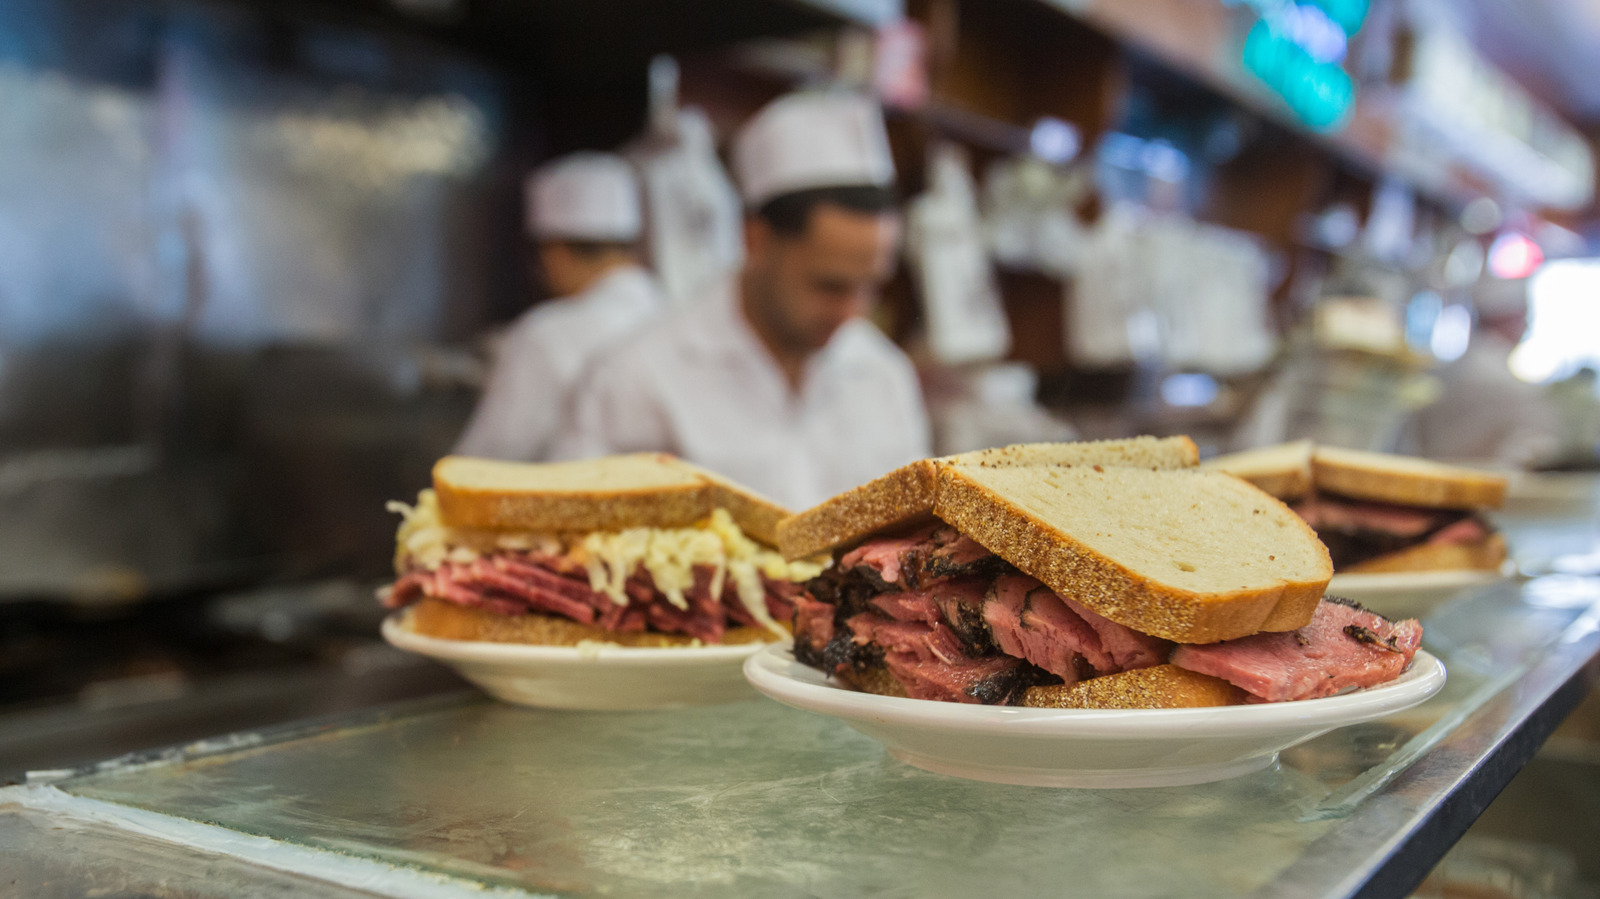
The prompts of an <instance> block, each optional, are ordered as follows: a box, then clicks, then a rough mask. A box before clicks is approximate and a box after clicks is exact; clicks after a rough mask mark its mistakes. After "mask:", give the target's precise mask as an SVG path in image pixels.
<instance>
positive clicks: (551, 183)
mask: <svg viewBox="0 0 1600 899" xmlns="http://www.w3.org/2000/svg"><path fill="white" fill-rule="evenodd" d="M525 197H526V203H527V227H528V233H529V234H530V235H531V236H533V237H541V238H561V237H566V238H571V239H574V240H604V241H619V242H627V241H634V240H637V239H638V238H639V231H640V228H641V225H640V213H639V181H638V178H637V177H636V176H635V175H634V173H633V168H632V166H629V165H628V163H627V162H625V161H624V160H623V159H622V157H620V156H617V155H616V154H614V153H591V152H586V153H573V154H572V155H570V156H563V157H561V158H560V159H557V160H555V161H553V162H550V163H547V164H545V165H543V166H540V167H539V168H538V169H536V170H535V171H534V172H533V174H531V175H529V176H528V182H527V185H526V188H525Z"/></svg>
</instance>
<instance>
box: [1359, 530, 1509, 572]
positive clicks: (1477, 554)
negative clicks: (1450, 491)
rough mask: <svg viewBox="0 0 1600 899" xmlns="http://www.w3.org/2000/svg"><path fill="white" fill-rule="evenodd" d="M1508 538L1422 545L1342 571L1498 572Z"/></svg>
mask: <svg viewBox="0 0 1600 899" xmlns="http://www.w3.org/2000/svg"><path fill="white" fill-rule="evenodd" d="M1506 555H1507V550H1506V538H1505V535H1503V534H1490V535H1489V536H1487V537H1485V538H1483V539H1482V540H1474V541H1472V542H1470V543H1419V544H1417V545H1416V546H1408V547H1406V548H1405V549H1398V550H1395V551H1394V552H1392V553H1384V554H1383V555H1381V556H1374V557H1372V558H1370V559H1368V560H1366V561H1365V562H1359V563H1357V564H1355V565H1351V566H1350V567H1349V568H1342V569H1340V571H1341V572H1342V573H1345V574H1396V573H1399V572H1408V571H1498V570H1499V569H1500V566H1502V565H1504V564H1505V561H1506Z"/></svg>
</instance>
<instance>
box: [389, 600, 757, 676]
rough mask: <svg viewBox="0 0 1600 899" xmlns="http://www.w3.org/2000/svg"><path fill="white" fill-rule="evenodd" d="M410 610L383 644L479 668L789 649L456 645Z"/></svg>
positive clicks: (731, 657)
mask: <svg viewBox="0 0 1600 899" xmlns="http://www.w3.org/2000/svg"><path fill="white" fill-rule="evenodd" d="M406 614H407V610H404V609H402V610H399V611H396V612H392V613H390V614H388V615H386V616H384V619H383V624H382V626H381V627H380V628H379V631H380V633H381V634H382V636H383V639H384V640H385V641H387V642H388V643H389V645H391V646H394V647H395V648H397V649H402V650H405V651H407V652H415V653H418V654H419V655H424V656H427V657H429V658H433V659H439V660H441V661H446V662H461V663H476V664H516V663H522V664H528V665H533V664H542V665H563V664H572V665H593V664H596V663H606V664H619V665H652V666H660V665H714V664H726V663H732V662H743V661H745V660H746V659H748V658H749V657H750V656H753V655H755V654H757V653H759V652H760V651H761V650H763V649H765V648H766V647H768V646H774V645H787V644H788V642H789V641H788V640H777V641H774V642H769V643H735V644H729V645H726V646H723V645H715V646H616V645H605V644H601V645H598V646H589V647H582V648H580V647H577V646H540V645H536V644H528V643H495V642H491V641H487V640H450V639H446V638H443V637H430V636H427V635H425V634H418V633H414V632H412V631H410V630H407V629H406V628H405V626H404V624H403V619H404V617H405V616H406Z"/></svg>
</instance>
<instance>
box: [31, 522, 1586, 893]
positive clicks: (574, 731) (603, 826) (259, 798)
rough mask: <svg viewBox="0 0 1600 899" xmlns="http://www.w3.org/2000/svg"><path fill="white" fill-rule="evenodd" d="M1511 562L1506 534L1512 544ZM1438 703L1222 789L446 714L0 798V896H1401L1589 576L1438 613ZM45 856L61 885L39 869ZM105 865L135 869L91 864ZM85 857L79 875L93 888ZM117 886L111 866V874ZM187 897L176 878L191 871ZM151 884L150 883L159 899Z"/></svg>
mask: <svg viewBox="0 0 1600 899" xmlns="http://www.w3.org/2000/svg"><path fill="white" fill-rule="evenodd" d="M1514 536H1515V535H1514ZM1426 625H1427V636H1426V637H1425V644H1426V645H1427V646H1428V648H1429V649H1430V650H1431V651H1433V652H1434V653H1435V654H1437V655H1439V656H1440V657H1441V658H1443V659H1444V660H1445V662H1446V664H1447V665H1448V666H1449V669H1450V682H1449V684H1448V685H1447V686H1446V688H1445V690H1444V692H1443V693H1441V694H1440V695H1439V696H1438V697H1436V698H1435V699H1433V700H1431V701H1430V702H1428V703H1427V704H1425V705H1423V706H1421V707H1419V708H1418V709H1416V710H1413V711H1411V712H1407V713H1403V714H1401V715H1398V716H1395V717H1391V718H1389V719H1386V720H1384V721H1381V722H1376V723H1373V724H1368V725H1361V726H1356V727H1350V728H1345V729H1342V730H1338V731H1335V732H1333V733H1330V734H1327V735H1325V736H1323V737H1320V738H1318V739H1316V740H1313V741H1312V742H1310V743H1307V744H1304V745H1302V746H1300V747H1297V748H1296V749H1293V750H1291V751H1289V752H1286V753H1285V754H1284V755H1283V757H1282V759H1281V761H1280V763H1279V764H1278V765H1276V766H1274V767H1273V768H1271V769H1268V770H1264V771H1260V772H1257V773H1255V774H1251V775H1247V776H1244V777H1240V778H1236V779H1234V780H1230V781H1224V782H1221V783H1215V784H1207V785H1201V786H1193V787H1182V788H1166V789H1148V790H1107V791H1088V790H1049V789H1030V788H1022V787H1009V786H1001V785H995V784H985V783H976V782H969V781H963V780H957V779H952V778H947V777H942V776H938V775H934V774H928V773H925V772H922V771H918V770H915V769H912V768H909V767H906V766H904V765H901V764H900V763H898V762H895V761H894V760H893V759H891V758H889V757H888V756H886V755H885V754H884V753H883V751H882V749H881V747H880V746H879V745H878V744H876V743H874V742H873V741H871V740H869V739H867V738H865V737H863V736H861V735H859V734H857V733H856V732H854V731H852V730H849V729H848V728H846V727H844V726H843V725H842V724H839V723H838V722H835V721H833V720H831V719H828V718H823V717H819V716H815V715H810V714H806V713H801V712H796V711H793V710H790V709H787V708H784V707H782V706H779V705H777V704H776V703H771V702H766V701H762V700H752V701H749V702H743V703H736V704H731V705H725V706H718V707H710V708H704V709H695V710H687V711H672V712H643V713H617V714H610V713H561V712H547V711H538V710H529V709H521V708H515V707H511V706H506V705H501V704H497V703H494V702H491V701H488V700H485V699H483V698H481V697H478V696H475V695H471V694H467V695H461V696H454V697H449V698H445V699H436V700H429V701H424V702H421V703H415V704H410V705H404V706H397V707H389V708H386V709H380V710H374V711H370V712H366V713H361V714H357V715H350V716H344V717H340V718H336V719H334V720H332V721H324V722H322V723H319V724H314V725H306V726H297V727H290V728H287V729H277V730H266V731H256V732H248V733H243V734H237V735H234V736H231V737H227V738H222V739H218V740H212V741H206V742H202V743H197V744H192V745H190V746H186V747H181V748H177V749H173V750H168V751H164V752H157V753H151V754H145V755H137V756H132V757H128V758H123V759H119V760H115V761H112V762H108V763H104V764H101V765H96V766H90V767H88V768H84V769H80V770H77V771H73V772H70V773H68V772H57V773H54V774H46V775H41V776H36V777H33V778H31V779H30V780H29V782H28V783H26V784H24V785H19V786H14V787H9V788H6V789H3V790H0V845H5V846H8V847H15V848H13V849H12V851H11V852H10V853H9V856H8V857H5V858H3V859H0V885H4V884H5V883H7V882H8V881H11V882H15V883H20V884H25V885H38V886H39V889H38V890H36V891H33V892H25V893H24V895H52V893H50V892H49V890H48V889H46V888H45V887H47V886H49V887H52V888H56V889H64V890H66V891H65V892H62V893H60V894H61V895H77V894H79V893H81V892H85V891H87V890H89V889H97V890H111V891H112V892H113V893H115V892H116V891H117V890H126V891H135V892H149V893H154V894H156V895H162V893H161V892H159V891H158V889H157V888H158V887H159V888H160V889H170V890H172V891H174V894H181V895H184V896H211V895H219V896H221V895H227V896H236V895H261V896H277V895H292V894H297V892H296V891H297V890H299V891H300V894H311V890H310V888H309V887H306V888H305V889H302V887H303V886H304V885H306V884H314V885H315V893H314V894H315V895H325V896H358V895H371V894H373V893H376V894H381V895H402V896H418V897H436V896H455V895H473V896H483V895H508V896H527V895H560V896H589V895H619V896H679V895H696V896H709V897H716V896H741V897H743V896H773V897H777V896H869V895H870V896H993V895H1004V896H1021V895H1053V894H1064V895H1085V896H1096V897H1119V896H1179V895H1182V896H1189V897H1207V896H1216V897H1222V896H1230V897H1231V896H1244V895H1252V896H1258V897H1287V896H1296V897H1298V896H1315V897H1323V896H1326V897H1346V896H1373V897H1398V896H1404V895H1406V894H1407V893H1409V891H1410V890H1411V888H1412V887H1413V886H1415V885H1416V883H1417V882H1418V881H1420V880H1421V879H1422V878H1423V876H1424V875H1425V874H1427V872H1428V870H1429V869H1430V868H1431V867H1432V866H1433V864H1434V863H1435V862H1436V861H1437V860H1438V859H1439V858H1440V857H1441V856H1442V855H1443V854H1444V853H1445V851H1446V850H1447V849H1448V848H1449V847H1450V846H1451V844H1452V843H1453V842H1454V841H1455V840H1456V839H1457V838H1458V837H1460V835H1461V834H1462V832H1463V831H1464V830H1465V829H1466V828H1467V826H1468V825H1469V824H1471V822H1472V821H1473V820H1474V819H1475V818H1476V817H1477V816H1478V815H1479V814H1480V813H1481V812H1482V811H1483V810H1484V808H1485V807H1486V806H1487V805H1488V804H1489V802H1490V800H1491V799H1493V798H1494V796H1495V795H1496V794H1497V793H1499V791H1500V790H1501V789H1502V788H1503V787H1504V786H1505V785H1506V783H1507V782H1508V781H1509V780H1510V779H1511V778H1512V776H1513V775H1514V774H1515V773H1516V772H1517V771H1518V770H1519V769H1520V768H1521V767H1522V766H1523V765H1524V764H1525V763H1526V762H1527V761H1528V759H1529V758H1530V757H1531V756H1532V755H1533V753H1534V752H1535V750H1536V749H1537V748H1538V747H1539V746H1540V744H1541V743H1543V742H1544V740H1545V739H1546V738H1547V737H1548V736H1549V734H1550V733H1551V731H1552V730H1553V729H1554V728H1555V727H1556V725H1557V724H1559V723H1560V721H1561V719H1562V718H1563V717H1564V716H1565V715H1566V714H1567V712H1568V711H1569V710H1570V709H1571V708H1572V707H1573V706H1574V705H1575V704H1576V703H1577V702H1578V701H1579V699H1581V698H1582V696H1583V695H1584V694H1585V693H1586V692H1587V691H1588V690H1589V689H1590V688H1591V687H1592V685H1593V684H1594V681H1595V680H1596V677H1597V675H1600V661H1597V660H1600V579H1596V578H1594V577H1588V576H1581V575H1579V576H1574V575H1571V574H1558V575H1553V576H1550V577H1545V578H1536V579H1533V580H1527V581H1513V582H1506V583H1503V584H1500V585H1497V586H1494V587H1491V588H1488V589H1485V590H1482V591H1479V592H1477V593H1475V594H1469V595H1464V596H1461V597H1458V598H1457V599H1455V600H1454V601H1452V602H1450V603H1448V604H1446V605H1444V606H1442V607H1440V608H1439V609H1437V610H1436V611H1435V612H1434V613H1433V614H1432V615H1431V616H1429V618H1428V620H1427V622H1426ZM51 834H65V835H70V836H71V838H72V839H71V843H70V845H71V846H72V847H73V850H74V852H73V854H72V856H71V859H72V860H71V861H70V862H69V861H67V860H65V857H64V856H63V855H62V852H61V849H62V848H63V847H64V846H65V845H68V843H67V840H66V838H65V837H52V836H51ZM125 858H132V859H136V860H137V861H138V864H135V865H121V864H120V862H118V860H120V859H125ZM97 860H98V861H104V862H106V864H98V863H97ZM112 862H118V864H115V865H114V864H111V863H112ZM200 868H204V869H205V870H208V871H212V872H213V874H212V875H211V876H208V877H207V878H203V879H200V880H199V881H198V882H197V881H196V878H194V877H193V876H192V872H193V871H195V870H199V869H200ZM163 878H165V879H163Z"/></svg>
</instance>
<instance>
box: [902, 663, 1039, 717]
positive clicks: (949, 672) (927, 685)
mask: <svg viewBox="0 0 1600 899" xmlns="http://www.w3.org/2000/svg"><path fill="white" fill-rule="evenodd" d="M883 663H884V665H885V667H887V668H888V669H889V673H890V674H891V675H893V676H894V679H895V680H897V681H899V682H900V684H901V686H903V687H905V689H906V695H907V696H910V697H911V698H913V699H933V700H938V701H941V702H965V703H982V704H985V705H1000V704H1003V703H1007V702H1010V701H1011V700H1012V698H1013V697H1014V696H1015V695H1016V694H1017V693H1018V692H1020V691H1021V690H1022V689H1025V688H1026V687H1027V686H1028V685H1029V684H1031V683H1032V679H1031V678H1028V677H1026V676H1025V674H1026V669H1025V667H1024V666H1023V664H1022V662H1021V661H1019V660H1017V659H1014V658H1011V657H1010V656H989V657H987V658H982V659H969V658H966V657H963V658H961V659H960V660H958V661H956V662H954V663H936V662H928V661H926V660H924V659H922V658H921V657H920V656H918V655H917V654H916V653H914V652H888V653H885V654H884V657H883Z"/></svg>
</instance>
